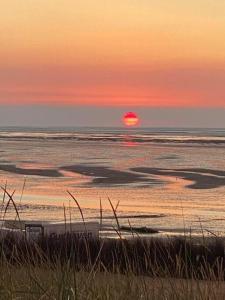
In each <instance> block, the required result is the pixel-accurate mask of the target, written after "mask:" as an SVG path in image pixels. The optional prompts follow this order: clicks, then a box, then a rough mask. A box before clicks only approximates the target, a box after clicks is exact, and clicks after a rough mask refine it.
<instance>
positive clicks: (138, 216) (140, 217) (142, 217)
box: [102, 214, 166, 220]
mask: <svg viewBox="0 0 225 300" xmlns="http://www.w3.org/2000/svg"><path fill="white" fill-rule="evenodd" d="M163 217H166V215H163V214H159V215H156V214H155V215H153V214H140V215H119V214H117V218H118V219H157V218H163ZM102 219H104V220H111V219H115V217H114V216H102Z"/></svg>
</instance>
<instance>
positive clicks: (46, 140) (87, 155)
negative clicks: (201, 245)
mask: <svg viewBox="0 0 225 300" xmlns="http://www.w3.org/2000/svg"><path fill="white" fill-rule="evenodd" d="M224 158H225V130H224V129H182V128H170V129H168V128H144V129H141V128H138V129H125V128H113V129H112V128H54V129H50V128H1V129H0V183H1V186H2V187H4V186H5V185H7V190H8V191H9V193H13V192H14V191H15V192H14V195H13V197H14V200H15V202H16V204H17V207H18V210H19V214H20V218H21V219H26V220H58V221H60V220H61V221H63V220H64V219H65V218H66V219H67V221H70V220H72V221H78V220H81V217H80V215H79V211H78V209H77V207H76V205H75V203H74V201H73V199H72V198H71V197H70V195H69V194H68V191H69V192H71V193H72V194H73V195H74V196H75V197H76V199H77V200H78V202H79V203H80V206H81V207H82V210H83V213H84V216H85V218H86V220H94V219H97V220H99V216H100V199H101V203H102V208H103V229H104V233H105V234H106V235H108V236H111V235H115V234H116V233H115V232H114V231H113V230H112V228H113V227H114V226H115V220H114V217H113V212H112V209H111V207H110V204H109V199H110V200H111V202H112V203H113V205H114V207H115V208H116V210H117V215H118V217H119V221H120V224H121V225H126V226H129V224H131V226H138V227H139V226H147V227H151V228H154V229H157V230H159V232H160V234H159V235H160V236H161V235H180V234H184V232H186V234H189V233H191V234H192V235H199V234H200V235H202V234H203V233H204V235H214V234H216V235H225V159H224ZM3 194H4V192H3V190H2V191H1V195H0V196H1V199H3ZM6 204H7V198H6V199H5V202H4V205H3V206H2V208H1V212H0V213H1V217H4V218H6V219H11V218H15V215H16V214H15V210H14V207H13V205H12V204H10V205H9V207H8V208H7V211H6V212H5V208H6Z"/></svg>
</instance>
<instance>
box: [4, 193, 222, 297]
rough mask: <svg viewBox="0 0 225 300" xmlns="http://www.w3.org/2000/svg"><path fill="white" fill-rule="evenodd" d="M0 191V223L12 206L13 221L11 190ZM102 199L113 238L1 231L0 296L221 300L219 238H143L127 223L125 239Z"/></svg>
mask: <svg viewBox="0 0 225 300" xmlns="http://www.w3.org/2000/svg"><path fill="white" fill-rule="evenodd" d="M3 190H4V196H3V202H2V206H3V208H4V209H2V212H3V217H2V220H4V219H5V215H6V212H7V208H8V207H9V205H10V204H12V205H13V206H14V208H15V212H16V217H17V218H18V220H19V222H20V216H19V211H18V209H17V206H16V204H15V202H14V200H13V197H12V196H13V194H12V195H11V194H9V193H8V192H7V191H6V189H5V188H3ZM6 195H7V196H8V201H6ZM70 195H71V197H72V198H73V199H74V201H75V203H76V205H77V206H78V208H79V210H80V213H81V217H82V220H83V222H85V220H84V216H83V213H82V210H81V208H80V206H79V203H78V202H77V201H76V199H75V198H74V197H73V195H72V194H70ZM109 201H110V200H109ZM110 204H111V207H112V211H113V214H114V216H115V221H116V224H117V229H115V230H116V231H117V233H118V239H92V240H91V239H86V238H82V239H77V238H75V237H74V236H73V235H71V234H65V235H61V236H57V237H56V236H54V237H44V238H41V239H40V240H38V241H36V242H34V241H27V240H26V238H25V236H24V235H23V234H22V233H20V234H19V235H18V236H16V235H15V234H12V233H9V234H7V235H6V236H1V237H0V299H27V300H29V299H31V300H32V299H62V300H63V299H67V300H72V299H74V300H75V299H76V300H77V299H82V300H86V299H87V300H88V299H99V300H101V299H102V300H107V299H115V300H117V299H118V300H120V299H121V300H126V299H146V300H147V299H150V300H151V299H156V300H158V299H159V300H161V299H164V300H166V299H193V300H195V299H196V300H197V299H202V300H203V299H225V246H224V245H225V244H224V240H223V239H222V238H218V237H216V236H214V237H212V238H211V239H205V238H204V236H203V237H202V239H201V240H196V239H194V238H192V237H191V236H189V237H183V238H173V239H172V238H166V239H157V238H155V239H154V238H149V239H143V238H140V237H138V236H136V237H135V234H134V233H133V229H132V228H129V229H130V230H131V232H132V233H133V238H132V239H130V240H124V239H123V238H122V236H121V232H120V229H121V226H120V224H119V220H118V218H117V215H116V209H117V206H118V205H117V206H116V208H114V206H113V205H112V203H111V201H110ZM100 215H101V216H102V209H100ZM100 224H102V218H100ZM21 228H22V227H21Z"/></svg>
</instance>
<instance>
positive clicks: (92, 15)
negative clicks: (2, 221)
mask: <svg viewBox="0 0 225 300" xmlns="http://www.w3.org/2000/svg"><path fill="white" fill-rule="evenodd" d="M224 12H225V1H223V0H219V1H217V0H197V1H196V0H189V1H181V0H170V1H169V0H120V1H119V0H113V1H112V0H110V1H109V0H7V1H3V3H2V4H1V10H0V125H4V124H5V125H8V124H9V125H10V124H11V123H10V121H9V122H8V123H7V122H5V123H4V122H1V116H3V113H2V112H5V111H8V113H9V115H10V113H11V112H12V109H13V112H15V116H16V117H17V116H18V122H17V123H18V124H20V122H19V120H20V119H21V118H22V115H21V116H19V114H20V113H21V114H22V112H21V107H22V108H23V109H25V111H26V110H27V111H29V110H30V111H32V112H33V115H34V116H35V113H36V112H38V111H41V110H46V114H47V113H48V114H49V111H51V110H53V111H55V113H54V112H53V111H51V113H52V114H53V115H57V116H58V112H59V111H60V109H62V107H63V110H64V111H66V109H67V107H68V106H69V107H72V110H73V111H74V110H76V108H77V109H78V110H82V111H83V116H84V118H85V115H86V121H87V125H95V124H98V125H99V115H98V114H96V122H95V121H94V120H93V122H92V123H90V124H89V123H88V122H89V120H90V115H91V111H92V110H93V108H94V110H95V109H97V108H98V107H99V108H100V109H101V110H104V112H105V114H106V115H107V114H108V115H110V112H112V111H118V114H120V113H121V112H122V111H123V110H127V109H128V110H130V109H137V110H139V111H140V113H141V112H142V111H145V108H146V109H147V111H149V112H151V111H154V112H156V113H157V114H158V116H159V118H161V119H162V124H161V123H160V122H158V123H157V124H156V123H154V122H153V123H151V122H150V121H149V123H148V125H157V126H158V125H159V126H160V124H161V125H162V126H164V125H165V126H166V124H163V117H162V112H163V114H165V112H166V111H168V112H169V113H170V114H171V113H172V115H171V119H172V120H173V122H172V123H174V124H169V123H168V124H167V125H173V126H175V125H176V124H177V125H180V124H181V123H182V122H181V123H179V120H178V119H177V122H176V118H177V111H178V110H179V111H180V112H181V111H182V113H183V114H184V115H185V112H186V113H187V114H190V113H189V112H191V114H192V115H193V113H194V114H196V113H199V116H201V117H202V119H203V123H204V122H205V123H204V124H206V125H207V124H208V125H209V126H214V125H213V124H215V123H214V122H215V121H216V118H215V120H214V119H212V120H209V123H207V122H206V121H207V120H205V121H204V118H205V116H206V115H208V112H210V110H211V111H212V115H213V113H214V114H215V111H220V114H221V112H223V116H222V117H221V123H219V124H220V126H223V125H224V127H225V121H224V123H223V119H225V38H224V37H225V18H224ZM20 105H21V106H20ZM34 108H36V110H35V109H34ZM10 109H11V111H10ZM16 109H17V112H18V114H17V113H16ZM23 111H24V110H23ZM204 111H207V114H206V115H205V116H204V115H202V112H204ZM173 112H174V115H173ZM160 114H161V115H160ZM209 115H210V114H209ZM215 115H216V114H215ZM46 116H47V115H46ZM223 117H224V118H223ZM54 118H56V117H54ZM58 118H59V119H60V116H59V117H58ZM65 118H66V117H65ZM146 118H147V116H146ZM197 119H198V117H196V121H197ZM62 120H63V116H62ZM106 120H107V118H106ZM164 121H165V120H164ZM217 121H218V120H217ZM54 122H56V119H55V121H54ZM54 122H53V123H54ZM110 122H111V121H110ZM110 122H109V123H107V121H105V123H104V122H103V124H102V125H115V124H114V123H113V122H114V121H112V122H111V123H110ZM146 122H147V121H146ZM6 123H7V124H6ZM31 123H32V122H31ZM50 123H51V122H50ZM84 123H85V122H84ZM164 123H165V122H164ZM63 124H64V123H63ZM146 124H147V123H146ZM219 124H218V125H219ZM13 125H15V124H14V123H13ZM28 125H31V124H30V123H29V122H28ZM59 125H60V124H59ZM74 125H77V124H76V122H74ZM78 125H79V124H78ZM118 125H119V124H118ZM183 125H188V121H187V124H186V123H185V124H183ZM193 125H194V126H198V122H197V123H196V124H195V123H194V124H193ZM199 125H201V124H200V123H199Z"/></svg>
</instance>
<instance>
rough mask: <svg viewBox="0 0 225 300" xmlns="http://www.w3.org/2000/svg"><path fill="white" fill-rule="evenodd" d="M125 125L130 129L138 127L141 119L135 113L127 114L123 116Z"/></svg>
mask: <svg viewBox="0 0 225 300" xmlns="http://www.w3.org/2000/svg"><path fill="white" fill-rule="evenodd" d="M123 123H124V124H125V125H126V126H129V127H132V126H136V125H137V124H138V123H139V118H138V116H137V115H136V114H135V113H134V112H127V113H125V114H124V116H123Z"/></svg>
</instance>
